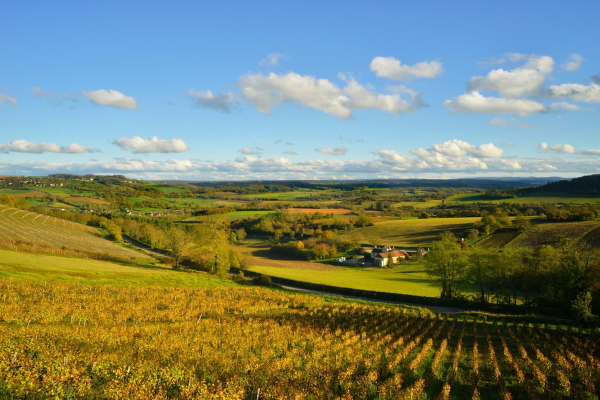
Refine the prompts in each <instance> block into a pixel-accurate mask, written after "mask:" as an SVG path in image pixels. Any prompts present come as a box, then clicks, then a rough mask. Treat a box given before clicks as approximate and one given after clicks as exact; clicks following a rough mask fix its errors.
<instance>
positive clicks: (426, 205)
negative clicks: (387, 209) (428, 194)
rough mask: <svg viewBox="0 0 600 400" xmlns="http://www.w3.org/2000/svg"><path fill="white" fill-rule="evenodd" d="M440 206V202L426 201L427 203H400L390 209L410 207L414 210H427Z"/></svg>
mask: <svg viewBox="0 0 600 400" xmlns="http://www.w3.org/2000/svg"><path fill="white" fill-rule="evenodd" d="M440 204H442V201H441V200H427V201H401V202H399V203H394V204H392V207H406V206H411V207H414V208H429V207H436V206H439V205H440Z"/></svg>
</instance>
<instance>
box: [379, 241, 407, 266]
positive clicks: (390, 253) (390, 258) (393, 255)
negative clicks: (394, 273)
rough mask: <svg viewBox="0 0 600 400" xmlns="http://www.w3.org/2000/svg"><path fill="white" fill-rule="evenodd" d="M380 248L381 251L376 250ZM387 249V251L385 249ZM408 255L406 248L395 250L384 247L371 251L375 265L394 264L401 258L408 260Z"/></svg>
mask: <svg viewBox="0 0 600 400" xmlns="http://www.w3.org/2000/svg"><path fill="white" fill-rule="evenodd" d="M376 250H379V251H376ZM383 250H387V251H383ZM407 258H409V257H408V253H407V252H406V251H404V250H394V249H393V248H390V247H389V246H388V247H384V248H381V249H374V250H373V251H372V252H371V259H372V261H373V265H375V266H378V267H385V266H387V265H393V264H396V263H398V262H400V261H401V260H406V259H407Z"/></svg>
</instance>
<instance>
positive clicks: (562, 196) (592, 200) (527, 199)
mask: <svg viewBox="0 0 600 400" xmlns="http://www.w3.org/2000/svg"><path fill="white" fill-rule="evenodd" d="M447 201H448V203H450V204H451V203H459V204H475V203H508V204H517V203H520V204H540V203H546V204H559V203H573V204H599V203H600V197H599V196H579V195H574V194H573V193H567V192H565V193H561V192H536V193H532V194H529V195H524V196H519V197H514V198H499V199H488V198H485V197H484V195H483V193H462V194H458V195H456V196H452V197H449V198H448V200H447Z"/></svg>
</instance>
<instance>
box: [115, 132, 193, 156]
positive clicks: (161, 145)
mask: <svg viewBox="0 0 600 400" xmlns="http://www.w3.org/2000/svg"><path fill="white" fill-rule="evenodd" d="M113 144H114V145H116V146H119V147H120V148H121V149H123V150H132V153H134V154H148V153H183V152H186V151H188V150H189V148H188V145H187V144H186V143H185V142H184V141H183V140H181V139H171V140H164V139H159V138H157V137H156V136H153V137H151V138H149V139H143V138H141V137H139V136H133V137H131V138H117V139H115V140H114V141H113Z"/></svg>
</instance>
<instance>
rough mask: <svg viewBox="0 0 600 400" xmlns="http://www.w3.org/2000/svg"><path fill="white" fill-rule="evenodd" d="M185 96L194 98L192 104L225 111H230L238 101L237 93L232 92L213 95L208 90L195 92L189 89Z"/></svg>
mask: <svg viewBox="0 0 600 400" xmlns="http://www.w3.org/2000/svg"><path fill="white" fill-rule="evenodd" d="M187 96H188V97H190V98H192V99H193V100H194V104H195V105H197V106H198V107H204V108H210V109H213V110H219V111H223V112H226V113H229V112H231V111H232V110H233V109H234V108H235V107H236V106H237V105H238V102H239V99H238V97H237V95H236V94H235V93H233V92H227V93H219V94H217V95H214V94H213V92H211V91H210V90H207V91H204V92H197V91H195V90H190V91H188V93H187Z"/></svg>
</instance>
